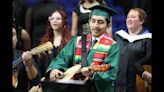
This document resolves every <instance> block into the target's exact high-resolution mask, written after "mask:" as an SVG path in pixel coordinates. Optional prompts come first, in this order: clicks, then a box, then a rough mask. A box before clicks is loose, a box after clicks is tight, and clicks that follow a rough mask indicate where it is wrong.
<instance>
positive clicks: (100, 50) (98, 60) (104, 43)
mask: <svg viewBox="0 0 164 92" xmlns="http://www.w3.org/2000/svg"><path fill="white" fill-rule="evenodd" d="M91 37H92V36H91V35H87V42H86V47H87V49H89V47H90V43H91V42H90V41H91ZM112 43H113V40H112V38H111V37H110V36H109V35H108V34H104V36H103V37H102V38H101V39H100V41H99V42H97V43H96V44H95V45H94V47H93V49H96V52H95V54H94V58H93V62H92V65H101V64H102V63H103V60H104V59H105V58H106V57H107V55H108V52H109V48H110V46H111V45H112ZM81 50H82V39H81V37H78V38H77V47H76V55H75V61H76V62H79V61H81V55H82V52H81Z"/></svg>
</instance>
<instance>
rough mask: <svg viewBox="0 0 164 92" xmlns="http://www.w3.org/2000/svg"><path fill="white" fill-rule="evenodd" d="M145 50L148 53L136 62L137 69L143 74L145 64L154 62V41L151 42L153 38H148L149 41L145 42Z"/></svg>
mask: <svg viewBox="0 0 164 92" xmlns="http://www.w3.org/2000/svg"><path fill="white" fill-rule="evenodd" d="M145 49H146V50H145V51H146V53H145V54H146V55H145V57H144V58H142V59H140V60H138V61H136V62H135V64H134V65H135V68H136V69H137V72H138V73H139V75H140V76H141V75H142V73H143V72H144V71H145V70H144V67H143V65H151V64H152V60H151V57H152V43H151V39H148V41H147V42H146V43H145Z"/></svg>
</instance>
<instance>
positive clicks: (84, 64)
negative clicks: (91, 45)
mask: <svg viewBox="0 0 164 92" xmlns="http://www.w3.org/2000/svg"><path fill="white" fill-rule="evenodd" d="M87 34H88V32H87V26H86V25H83V30H82V57H81V58H82V61H81V62H82V67H86V66H87V65H88V64H87V48H86V35H87Z"/></svg>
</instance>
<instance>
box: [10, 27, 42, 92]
mask: <svg viewBox="0 0 164 92" xmlns="http://www.w3.org/2000/svg"><path fill="white" fill-rule="evenodd" d="M17 40H18V39H17V34H16V30H15V29H14V28H12V42H13V62H12V63H13V92H28V88H29V87H30V86H34V85H38V84H39V83H40V79H41V77H40V73H39V71H38V69H37V68H36V65H35V62H34V61H33V59H32V54H31V53H30V51H26V52H23V51H21V50H17V49H16V43H17ZM19 60H20V61H21V62H20V63H18V64H16V62H17V61H19ZM29 84H30V85H29Z"/></svg>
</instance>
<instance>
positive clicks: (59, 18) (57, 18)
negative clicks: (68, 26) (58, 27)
mask: <svg viewBox="0 0 164 92" xmlns="http://www.w3.org/2000/svg"><path fill="white" fill-rule="evenodd" d="M48 19H49V20H54V19H56V20H62V18H61V17H52V16H50V17H48Z"/></svg>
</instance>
